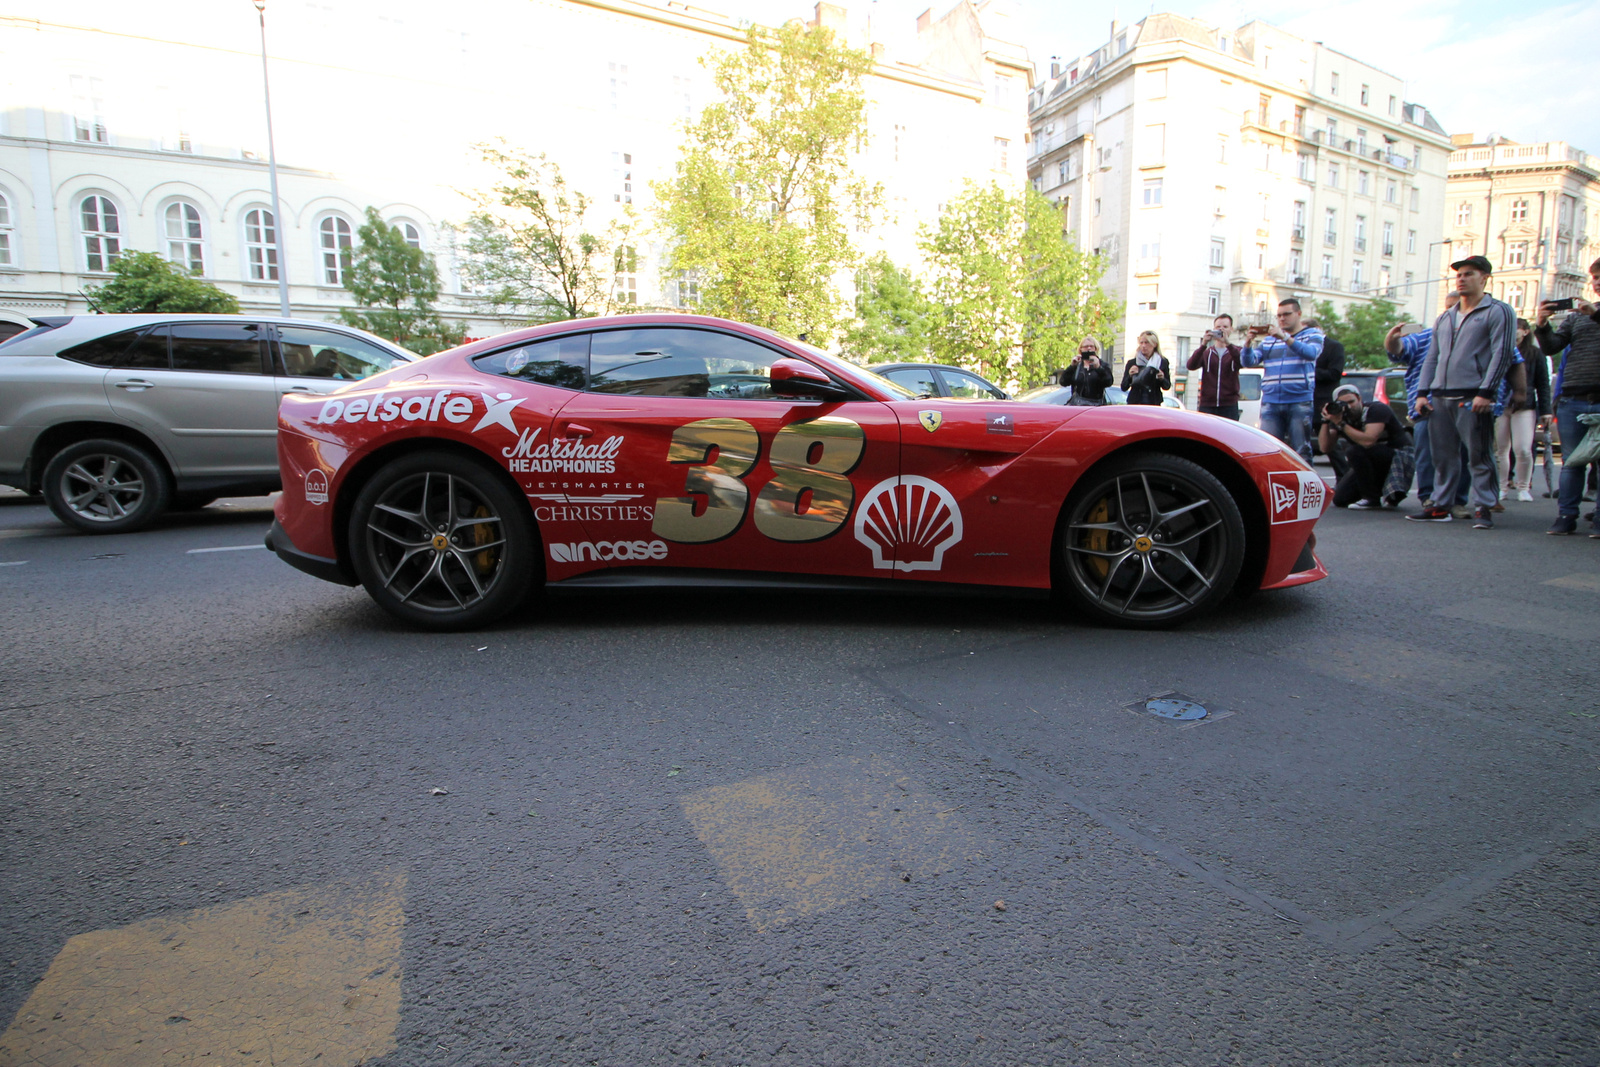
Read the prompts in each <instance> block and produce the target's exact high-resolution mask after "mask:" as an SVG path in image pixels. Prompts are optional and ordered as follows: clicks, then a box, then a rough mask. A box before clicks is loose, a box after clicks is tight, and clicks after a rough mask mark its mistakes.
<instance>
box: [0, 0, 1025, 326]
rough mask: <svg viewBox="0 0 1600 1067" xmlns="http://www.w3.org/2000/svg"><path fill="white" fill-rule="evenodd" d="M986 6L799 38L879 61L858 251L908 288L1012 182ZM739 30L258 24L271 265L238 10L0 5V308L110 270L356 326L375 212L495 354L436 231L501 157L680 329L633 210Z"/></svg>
mask: <svg viewBox="0 0 1600 1067" xmlns="http://www.w3.org/2000/svg"><path fill="white" fill-rule="evenodd" d="M1005 2H1008V0H985V2H983V3H978V4H974V3H972V2H970V0H959V2H957V3H956V4H955V6H954V7H952V8H951V9H949V10H948V11H946V12H944V13H943V14H942V15H938V16H935V14H934V12H932V11H929V12H925V13H924V14H923V15H922V16H921V17H920V18H919V19H918V20H917V22H916V24H915V26H910V25H908V26H905V27H891V26H877V27H871V25H870V22H869V20H868V13H869V10H870V9H869V8H867V7H866V6H863V7H862V8H861V9H859V10H858V11H855V12H850V11H847V10H846V9H844V8H842V7H838V6H834V5H829V4H818V5H817V7H816V8H815V10H814V12H807V13H806V14H809V15H811V17H812V18H813V20H820V21H822V22H823V23H825V24H827V25H829V26H830V27H832V28H834V29H835V30H836V31H838V32H840V33H842V34H844V35H845V36H846V38H847V39H848V40H849V41H850V43H852V44H853V45H855V46H857V47H862V48H868V47H870V48H871V50H872V52H873V54H874V56H875V58H876V60H877V62H876V65H875V68H874V70H873V73H872V74H871V76H870V77H869V78H868V79H867V84H866V91H867V94H868V99H869V118H868V123H869V129H870V133H871V138H870V142H869V143H868V144H867V146H866V147H865V148H864V149H863V151H862V152H861V154H860V156H859V158H858V161H857V163H858V170H859V171H860V173H861V174H862V175H863V176H864V177H867V178H869V179H871V180H874V181H879V182H882V183H883V185H884V190H885V201H886V207H885V210H884V211H883V212H882V213H881V215H880V217H879V218H878V219H877V220H876V224H875V226H874V227H873V228H872V229H871V230H869V231H867V232H864V233H863V234H862V235H861V241H862V244H863V246H864V248H865V249H866V250H868V251H872V250H877V249H883V250H886V251H888V252H889V253H890V254H891V255H892V256H893V257H894V258H895V259H896V260H897V261H899V262H902V263H914V262H915V242H916V234H917V227H918V226H919V225H920V224H921V223H922V222H924V221H926V220H928V219H930V218H933V217H935V216H936V214H937V210H938V205H939V204H940V203H942V202H943V201H945V200H948V199H949V198H950V197H951V196H952V195H953V193H954V192H955V191H956V190H957V189H958V188H959V187H960V185H961V183H962V182H963V181H965V180H967V179H973V180H979V181H987V180H990V179H999V180H1004V181H1009V182H1015V183H1021V182H1022V181H1023V180H1025V165H1026V160H1025V155H1024V152H1025V148H1024V146H1025V143H1026V141H1027V124H1026V110H1025V100H1026V96H1027V93H1028V91H1029V90H1030V88H1031V86H1032V67H1031V65H1030V64H1029V61H1028V57H1027V53H1026V51H1025V50H1024V49H1022V48H1021V47H1020V46H1018V45H1015V44H1012V43H1009V42H1008V41H1007V40H1005V39H1004V38H1005V34H1006V32H1007V30H1006V27H1007V26H1008V20H1007V17H1006V11H1005V8H1004V3H1005ZM799 14H801V12H799V11H797V15H799ZM746 28H747V27H746V25H745V24H743V23H741V22H739V21H737V20H735V19H732V18H728V17H726V16H723V15H719V14H716V13H715V12H711V11H707V10H704V9H701V8H697V7H693V6H691V5H689V4H686V3H682V2H680V0H662V2H642V0H477V2H475V3H473V4H470V5H438V4H432V3H426V2H424V0H384V2H383V3H376V2H373V0H292V2H291V0H270V2H269V3H268V5H267V46H268V52H269V55H270V57H271V64H270V75H271V79H272V82H271V85H272V104H273V125H274V133H275V136H276V148H277V157H278V160H279V163H280V166H279V171H280V186H281V188H280V193H281V197H282V210H281V215H282V220H281V222H282V227H283V236H284V243H285V246H286V248H285V252H286V255H285V259H286V262H285V263H284V264H282V265H279V264H278V263H277V262H276V259H275V256H273V254H272V252H271V246H272V244H273V240H272V230H273V228H274V227H275V226H277V225H278V224H279V220H278V219H277V218H275V217H274V213H273V208H272V204H271V202H270V195H269V192H268V175H267V166H266V159H267V137H266V124H265V118H264V107H263V95H262V65H261V58H260V31H259V25H258V22H257V16H256V12H255V10H254V8H253V7H252V6H251V5H250V4H249V3H246V2H244V0H238V2H237V3H228V4H220V3H216V2H215V0H170V2H168V3H165V4H163V5H162V18H161V19H160V20H159V23H158V24H152V23H151V21H150V18H149V17H148V12H147V11H145V10H143V9H140V8H139V7H138V5H127V4H118V3H113V2H111V0H15V2H14V3H12V4H11V5H10V11H9V13H8V14H7V15H5V16H3V17H0V51H3V53H4V54H5V55H6V57H7V59H6V62H5V64H3V65H0V90H3V91H0V305H4V306H7V307H13V308H16V309H17V310H21V311H24V312H27V311H33V312H37V313H49V312H56V313H60V312H64V311H82V310H84V309H85V308H86V304H85V301H84V300H83V297H82V295H81V294H82V291H83V290H84V289H86V288H90V287H92V286H94V285H97V284H100V283H101V282H103V281H104V280H106V278H107V277H108V275H107V272H106V269H107V267H108V266H109V260H110V258H111V257H112V256H114V255H116V254H120V252H122V251H127V250H134V249H138V250H145V251H152V250H153V251H159V252H161V253H162V254H164V255H167V256H168V257H169V258H172V259H174V260H175V261H179V262H183V263H185V264H186V265H193V266H197V267H199V268H200V270H201V272H202V274H203V275H204V276H205V277H206V279H207V280H209V281H212V282H214V283H215V284H217V285H219V286H220V287H222V288H223V289H226V290H228V291H229V292H231V293H233V294H234V295H235V296H237V297H238V298H239V300H240V302H241V304H242V305H243V307H245V308H246V309H249V310H253V311H256V312H261V313H266V312H274V311H275V310H276V308H277V306H278V291H277V271H278V270H279V269H283V270H286V272H287V277H288V281H289V285H290V295H291V306H292V309H293V312H294V313H295V314H296V315H302V316H306V317H311V318H328V317H332V316H333V315H334V314H335V313H336V312H337V310H338V309H339V308H340V307H341V306H348V305H349V303H350V301H349V297H348V294H346V293H345V292H344V290H343V289H342V288H341V286H340V270H341V268H340V257H339V251H340V249H342V248H346V247H349V245H350V243H351V242H352V241H354V240H356V230H357V229H358V227H359V226H360V223H361V221H362V214H363V212H364V209H365V208H366V206H367V205H372V206H375V207H377V208H378V209H379V211H380V213H381V214H382V215H383V217H384V218H386V219H388V220H390V221H393V222H396V223H397V224H399V225H402V226H403V227H405V232H406V233H407V234H408V236H409V237H410V238H411V239H412V240H414V241H415V242H416V243H417V244H418V245H419V246H420V247H422V248H424V249H426V250H427V251H430V252H433V253H435V254H436V255H437V257H438V261H439V266H440V269H441V274H442V275H443V280H444V283H445V288H446V294H445V299H444V300H443V301H442V310H443V311H444V312H445V313H446V315H448V316H450V317H453V318H465V319H467V320H468V321H469V324H470V326H471V332H473V333H474V334H488V333H493V332H498V331H499V330H501V329H504V328H506V327H507V326H509V325H515V324H516V323H515V322H513V321H510V320H502V319H499V318H497V317H495V316H493V315H491V314H489V312H488V309H487V307H486V305H484V304H483V303H482V302H481V301H480V300H478V299H477V298H475V297H474V295H473V294H472V293H471V292H470V291H468V290H467V289H466V288H464V286H463V282H462V278H461V274H460V271H459V262H458V260H457V258H456V256H455V249H454V232H453V230H452V228H451V224H452V223H458V222H460V221H461V220H463V219H464V218H465V217H466V215H467V214H468V212H469V210H470V202H469V200H468V199H467V198H466V197H465V196H464V195H463V192H464V191H466V190H471V189H478V188H485V187H487V186H488V185H489V184H491V183H492V182H493V180H494V178H495V175H494V173H493V172H492V171H490V170H489V169H488V168H486V167H485V166H484V165H483V164H482V162H481V160H480V157H479V154H478V152H477V151H476V150H475V148H474V145H477V144H481V143H489V142H494V141H496V140H499V139H504V140H505V142H507V144H509V145H510V146H512V147H515V148H522V149H527V150H530V151H534V152H543V153H545V155H546V156H548V158H550V159H551V160H553V161H554V162H556V163H557V164H559V165H560V166H561V168H562V170H563V172H564V175H565V177H566V179H567V181H568V183H569V186H570V187H571V188H573V189H574V190H577V191H579V192H582V193H584V194H586V195H587V196H589V197H591V198H592V199H593V201H594V202H595V214H594V218H593V220H592V226H593V228H594V230H595V232H600V231H602V230H603V229H604V226H605V224H606V223H607V222H608V221H609V220H611V219H613V218H617V217H620V216H622V215H623V214H624V213H625V212H631V213H632V214H633V216H634V217H635V219H636V220H637V224H636V226H635V228H634V231H633V233H634V241H635V244H634V250H635V252H636V256H635V257H632V259H631V260H630V262H636V263H637V267H636V269H634V270H632V271H629V272H627V273H622V274H619V275H618V277H617V278H616V298H617V300H618V302H619V303H621V304H625V305H640V306H665V307H673V306H684V305H686V304H687V303H689V302H690V300H692V292H691V291H689V290H688V289H687V287H680V286H679V284H677V279H668V278H663V277H662V274H661V270H660V266H659V265H660V263H661V261H662V252H663V246H662V238H661V236H660V235H659V234H657V233H654V232H652V231H651V228H650V225H649V222H650V216H651V211H650V209H651V183H652V182H653V181H658V180H661V179H664V178H667V177H669V176H670V175H671V173H672V171H673V167H674V164H675V162H676V159H677V155H678V149H679V146H680V144H681V140H682V132H683V128H684V125H685V124H686V123H688V122H690V121H692V120H693V119H694V118H695V117H696V115H697V114H698V112H699V110H700V108H701V107H702V106H703V105H704V104H705V103H706V102H707V101H708V100H709V99H711V97H712V94H713V92H714V89H713V86H712V82H711V72H710V70H709V69H708V68H707V67H706V66H705V65H704V64H703V63H702V62H701V60H702V58H703V57H705V56H707V55H709V54H713V53H715V52H716V51H717V50H724V49H733V48H740V47H743V45H744V41H745V32H746Z"/></svg>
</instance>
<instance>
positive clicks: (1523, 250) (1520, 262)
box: [1506, 241, 1528, 267]
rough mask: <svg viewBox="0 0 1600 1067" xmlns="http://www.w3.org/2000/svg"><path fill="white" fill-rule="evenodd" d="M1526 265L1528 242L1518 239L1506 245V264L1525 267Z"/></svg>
mask: <svg viewBox="0 0 1600 1067" xmlns="http://www.w3.org/2000/svg"><path fill="white" fill-rule="evenodd" d="M1527 265H1528V242H1526V241H1518V242H1516V243H1515V244H1510V245H1507V246H1506V266H1508V267H1526V266H1527Z"/></svg>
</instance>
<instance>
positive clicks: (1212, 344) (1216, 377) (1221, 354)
mask: <svg viewBox="0 0 1600 1067" xmlns="http://www.w3.org/2000/svg"><path fill="white" fill-rule="evenodd" d="M1232 332H1233V316H1232V315H1229V314H1227V313H1226V312H1224V313H1223V314H1221V315H1218V316H1217V317H1216V318H1215V319H1213V320H1211V329H1209V330H1207V331H1206V335H1205V336H1204V337H1202V338H1200V347H1199V348H1197V349H1195V350H1194V355H1192V356H1190V357H1189V362H1188V367H1189V369H1190V370H1197V371H1199V372H1200V403H1199V404H1198V405H1197V410H1199V411H1203V412H1205V413H1206V414H1207V415H1220V416H1222V417H1223V418H1225V419H1232V420H1233V421H1234V422H1238V421H1239V366H1240V363H1239V346H1238V345H1236V344H1230V343H1229V342H1228V335H1229V334H1230V333H1232Z"/></svg>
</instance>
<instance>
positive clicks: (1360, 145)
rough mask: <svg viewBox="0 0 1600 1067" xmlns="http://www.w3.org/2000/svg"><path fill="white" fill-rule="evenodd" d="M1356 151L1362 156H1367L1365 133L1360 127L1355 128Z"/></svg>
mask: <svg viewBox="0 0 1600 1067" xmlns="http://www.w3.org/2000/svg"><path fill="white" fill-rule="evenodd" d="M1356 151H1357V152H1360V153H1361V154H1362V155H1366V154H1367V131H1366V130H1363V129H1361V128H1360V127H1357V128H1356Z"/></svg>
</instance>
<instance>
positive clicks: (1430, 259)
mask: <svg viewBox="0 0 1600 1067" xmlns="http://www.w3.org/2000/svg"><path fill="white" fill-rule="evenodd" d="M1455 243H1456V242H1455V238H1453V237H1446V238H1445V239H1444V240H1442V241H1429V242H1428V263H1427V269H1428V284H1427V285H1425V286H1424V287H1423V289H1424V291H1425V292H1427V293H1429V294H1431V293H1432V291H1433V283H1434V282H1437V281H1439V280H1440V278H1436V277H1434V276H1433V250H1434V249H1435V248H1437V247H1439V246H1440V245H1452V246H1453V245H1454V244H1455ZM1446 262H1448V261H1446ZM1439 267H1440V271H1439V273H1440V275H1441V276H1442V275H1443V274H1444V263H1440V264H1439ZM1430 298H1431V299H1432V306H1431V307H1429V308H1427V309H1425V313H1431V312H1432V311H1433V309H1434V308H1435V307H1438V304H1439V301H1438V299H1437V298H1432V297H1431V296H1430Z"/></svg>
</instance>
